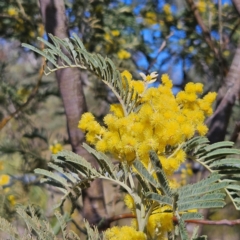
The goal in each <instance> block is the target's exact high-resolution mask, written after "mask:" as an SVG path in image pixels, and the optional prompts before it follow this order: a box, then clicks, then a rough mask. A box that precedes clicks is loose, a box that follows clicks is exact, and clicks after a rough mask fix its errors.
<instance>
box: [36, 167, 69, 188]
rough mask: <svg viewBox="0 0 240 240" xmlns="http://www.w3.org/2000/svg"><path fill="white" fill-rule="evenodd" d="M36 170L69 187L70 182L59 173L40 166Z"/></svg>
mask: <svg viewBox="0 0 240 240" xmlns="http://www.w3.org/2000/svg"><path fill="white" fill-rule="evenodd" d="M34 172H35V173H37V174H41V175H44V176H45V177H48V178H50V179H53V180H55V181H56V182H57V183H60V184H61V185H62V186H64V187H65V188H68V187H69V184H68V182H67V180H66V179H65V178H63V177H60V176H59V175H57V174H55V173H53V172H50V171H47V170H45V169H40V168H37V169H35V170H34Z"/></svg>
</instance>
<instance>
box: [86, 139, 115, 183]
mask: <svg viewBox="0 0 240 240" xmlns="http://www.w3.org/2000/svg"><path fill="white" fill-rule="evenodd" d="M83 147H84V148H85V149H86V150H87V151H88V152H89V153H91V154H93V155H94V156H95V157H96V159H97V161H98V163H99V165H100V166H101V169H102V171H104V172H107V173H108V174H110V175H111V176H112V177H113V178H116V175H117V171H116V167H115V166H114V165H113V163H112V161H111V160H110V159H109V158H108V156H107V155H105V154H104V153H102V152H98V151H96V150H95V149H93V148H91V147H90V146H89V145H87V144H86V143H83Z"/></svg>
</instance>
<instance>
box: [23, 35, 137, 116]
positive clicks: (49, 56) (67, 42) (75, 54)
mask: <svg viewBox="0 0 240 240" xmlns="http://www.w3.org/2000/svg"><path fill="white" fill-rule="evenodd" d="M49 37H50V38H51V40H52V42H53V44H51V43H49V42H48V41H46V40H44V39H43V38H38V40H39V41H41V42H43V43H44V44H45V45H46V46H47V48H46V49H44V50H39V49H37V48H35V47H33V46H31V45H29V44H25V43H23V44H22V46H24V47H27V48H29V49H31V50H33V51H35V52H36V53H38V54H40V55H42V56H43V57H45V58H46V61H47V66H46V68H47V69H48V71H49V72H47V73H46V74H48V73H51V72H54V71H56V70H58V69H62V68H68V67H71V68H73V67H77V68H81V69H87V70H89V71H91V72H93V73H94V74H95V75H96V76H98V77H99V78H100V79H102V81H103V82H104V83H105V84H106V85H107V86H108V87H109V88H110V89H111V90H112V91H113V92H114V94H115V96H116V97H117V98H118V100H119V102H120V103H121V105H122V107H123V110H124V113H125V115H126V114H128V113H130V112H131V111H132V110H134V109H136V108H137V106H138V101H137V100H138V95H137V94H135V96H134V89H133V88H131V87H130V86H129V84H128V82H127V80H126V79H125V80H124V84H123V83H122V80H121V75H120V73H119V70H117V68H116V66H115V65H114V63H113V62H112V61H111V60H110V59H109V58H103V57H102V56H101V55H99V54H91V53H89V52H87V50H86V49H85V47H84V45H83V43H82V42H81V40H80V39H79V37H78V36H77V35H76V34H73V37H72V38H71V39H68V38H66V39H60V38H58V37H56V36H53V35H51V34H49Z"/></svg>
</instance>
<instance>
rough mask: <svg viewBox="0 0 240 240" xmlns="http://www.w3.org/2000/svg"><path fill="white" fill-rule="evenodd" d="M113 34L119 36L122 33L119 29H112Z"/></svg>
mask: <svg viewBox="0 0 240 240" xmlns="http://www.w3.org/2000/svg"><path fill="white" fill-rule="evenodd" d="M111 34H112V35H113V36H114V37H118V36H119V35H120V32H119V31H118V30H112V31H111Z"/></svg>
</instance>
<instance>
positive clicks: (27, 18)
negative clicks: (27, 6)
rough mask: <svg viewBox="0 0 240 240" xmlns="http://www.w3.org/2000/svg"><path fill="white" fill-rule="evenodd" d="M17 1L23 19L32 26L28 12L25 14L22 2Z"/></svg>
mask: <svg viewBox="0 0 240 240" xmlns="http://www.w3.org/2000/svg"><path fill="white" fill-rule="evenodd" d="M16 1H17V4H18V7H19V11H20V13H21V14H22V16H23V18H24V19H25V20H27V21H28V22H30V23H31V24H32V21H31V19H30V17H29V16H28V15H27V14H26V12H25V10H24V8H23V6H22V3H21V1H20V0H16Z"/></svg>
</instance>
